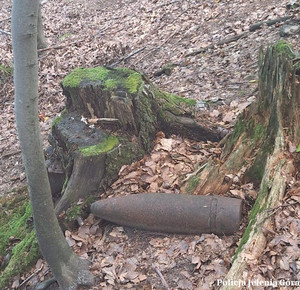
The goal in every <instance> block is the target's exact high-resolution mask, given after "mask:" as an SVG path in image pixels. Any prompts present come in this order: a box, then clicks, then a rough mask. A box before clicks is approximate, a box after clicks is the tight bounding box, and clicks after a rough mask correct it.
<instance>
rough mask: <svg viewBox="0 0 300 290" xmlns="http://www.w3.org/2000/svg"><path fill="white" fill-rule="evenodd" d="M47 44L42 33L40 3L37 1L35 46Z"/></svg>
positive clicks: (43, 46)
mask: <svg viewBox="0 0 300 290" xmlns="http://www.w3.org/2000/svg"><path fill="white" fill-rule="evenodd" d="M47 46H48V44H47V40H46V37H45V33H44V27H43V19H42V4H41V3H39V12H38V22H37V48H38V49H42V48H46V47H47Z"/></svg>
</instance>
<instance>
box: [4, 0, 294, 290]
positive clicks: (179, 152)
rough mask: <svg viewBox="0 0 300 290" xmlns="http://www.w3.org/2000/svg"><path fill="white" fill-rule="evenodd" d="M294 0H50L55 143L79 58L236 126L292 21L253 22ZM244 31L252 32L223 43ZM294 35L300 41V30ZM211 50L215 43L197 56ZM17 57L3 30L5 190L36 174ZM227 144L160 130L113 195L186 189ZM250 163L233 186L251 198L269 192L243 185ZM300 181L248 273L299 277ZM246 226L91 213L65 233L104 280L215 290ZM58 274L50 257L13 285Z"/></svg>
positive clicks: (47, 113)
mask: <svg viewBox="0 0 300 290" xmlns="http://www.w3.org/2000/svg"><path fill="white" fill-rule="evenodd" d="M289 2H290V1H275V0H273V1H258V0H256V1H242V0H234V1H208V0H205V1H201V2H200V3H199V2H198V1H190V0H189V1H188V0H183V1H176V0H175V1H156V0H152V1H146V0H139V1H131V0H125V1H116V0H109V1H100V0H99V1H96V0H92V1H89V2H86V1H83V0H76V1H65V0H56V1H47V0H46V1H42V3H43V7H42V12H43V18H44V26H45V33H46V36H47V40H48V43H49V48H47V49H46V50H44V51H41V52H40V56H39V60H40V61H39V94H40V102H39V119H40V124H41V130H42V134H43V140H44V144H45V147H46V146H47V135H48V133H49V131H50V127H51V121H52V120H53V119H54V117H55V116H56V115H57V114H58V112H60V111H61V110H62V109H63V107H64V101H65V97H64V96H63V94H62V90H61V87H60V82H61V80H62V78H63V77H64V76H65V75H66V74H68V73H69V72H70V71H71V70H72V69H74V68H76V67H79V66H82V67H93V66H98V65H108V66H110V65H114V64H116V63H117V65H120V66H127V67H130V68H133V69H136V70H138V71H143V72H145V73H146V74H147V75H148V76H149V77H150V79H151V80H152V81H153V82H154V83H155V84H156V85H157V86H158V87H159V88H161V89H163V90H166V91H168V92H170V93H175V94H179V95H181V96H185V97H191V98H194V99H196V100H197V104H198V105H199V108H200V109H201V110H202V111H201V112H202V113H203V112H204V113H206V115H207V117H208V118H209V119H211V120H212V121H214V122H215V123H218V124H220V125H222V126H225V127H227V128H228V129H231V128H232V126H233V124H234V122H235V120H236V118H237V116H238V114H239V113H240V112H241V111H242V110H243V109H244V108H245V107H247V106H249V105H250V104H251V102H252V101H253V100H255V98H256V96H257V58H258V57H257V56H258V49H259V47H260V46H261V45H267V44H268V43H274V42H275V41H277V40H278V39H279V28H280V25H281V24H279V25H274V26H268V27H267V26H263V27H262V28H261V29H259V30H257V31H255V32H253V33H251V34H250V33H248V29H249V26H250V25H252V24H254V23H256V22H259V21H262V20H270V19H276V18H279V17H282V16H286V15H291V14H292V13H294V14H295V16H297V15H298V14H299V11H297V10H295V11H292V10H288V9H287V8H286V5H287V4H288V3H289ZM10 14H11V1H8V0H3V1H2V7H1V8H0V29H1V31H6V32H10ZM241 33H246V36H245V37H242V38H240V39H239V40H237V41H235V42H231V43H228V44H224V45H217V44H218V42H220V41H222V40H224V39H226V38H228V37H232V36H235V35H238V34H241ZM288 41H289V42H291V43H292V44H293V47H294V49H295V50H297V49H299V35H295V36H294V37H293V38H289V39H288ZM202 48H203V49H204V51H203V53H201V54H197V55H194V56H193V55H191V56H187V55H189V54H191V53H192V52H194V51H197V50H199V49H202ZM12 62H13V59H12V46H11V38H10V36H9V35H8V34H5V33H1V32H0V65H1V71H0V90H1V96H0V97H1V103H0V110H1V114H0V121H1V122H0V124H1V125H0V141H1V142H0V154H1V164H0V172H1V174H0V189H1V194H7V193H9V192H11V191H12V190H13V189H14V188H16V187H18V186H20V185H22V184H24V183H25V174H24V171H23V166H22V161H21V158H20V149H19V143H18V141H17V137H16V130H15V125H14V115H13V109H14V106H13V80H12V74H11V73H9V69H10V70H11V68H12ZM169 64H173V65H172V68H171V70H170V73H169V74H164V73H163V74H158V73H156V72H157V71H159V70H162V69H163V68H165V67H166V66H167V65H169ZM4 67H5V68H6V69H5V71H4V70H3V68H4ZM292 147H295V145H293V144H291V146H290V148H292ZM293 150H295V149H290V151H293ZM220 154H221V149H220V148H218V146H217V144H213V143H210V142H207V143H199V142H194V141H191V140H187V139H183V138H181V137H179V136H171V138H166V137H165V136H164V134H163V133H159V134H158V135H157V139H156V143H155V146H154V149H153V151H152V152H151V153H150V154H148V155H147V156H145V157H144V158H143V159H142V160H140V161H138V162H135V163H133V164H131V165H129V166H123V167H122V168H121V170H120V174H119V179H118V181H116V182H115V183H114V184H113V185H112V186H111V188H110V189H109V190H108V191H107V192H105V193H103V194H102V195H101V198H106V197H107V196H117V195H124V194H138V193H140V192H169V193H174V194H177V193H180V185H181V184H182V182H183V181H184V180H185V179H186V178H187V177H188V176H189V175H190V174H193V172H194V171H195V170H197V168H198V167H199V166H200V167H201V165H202V164H204V163H205V162H206V161H207V159H209V158H218V156H220ZM244 170H245V169H243V168H242V169H241V172H240V173H239V174H238V175H237V176H228V178H231V179H232V180H233V181H234V182H233V185H232V187H231V188H230V191H229V194H230V195H231V196H236V197H240V198H243V199H244V200H245V201H246V203H247V204H249V208H250V205H251V204H253V201H254V200H255V198H256V196H257V192H256V190H255V188H253V185H252V184H245V185H243V184H240V181H239V180H240V179H239V178H240V175H242V174H243V171H244ZM298 189H299V181H298V178H297V176H296V177H294V176H291V177H290V178H289V184H288V189H287V193H286V198H285V200H284V201H283V204H282V205H279V206H278V208H276V209H274V212H271V213H270V214H271V215H272V219H273V227H272V228H268V229H265V230H264V233H265V235H266V237H267V239H268V243H267V247H266V249H265V251H264V254H263V255H261V257H259V258H258V259H253V260H252V263H250V264H249V265H248V271H247V273H245V277H247V278H248V279H259V280H264V279H265V280H270V279H279V278H280V279H286V280H295V279H299V268H300V261H299V257H300V253H299V243H300V240H299V232H300V225H299V190H298ZM245 215H247V213H246V212H245ZM243 228H244V224H243V225H242V226H241V229H240V231H239V232H238V233H237V234H236V235H234V236H230V237H218V236H216V235H207V234H205V235H199V236H182V235H166V234H161V233H149V232H143V231H138V230H135V229H129V228H123V227H119V226H115V225H111V224H108V223H106V222H105V221H99V220H98V219H96V218H95V217H94V216H93V215H89V217H88V218H87V219H86V220H84V221H83V222H81V223H80V226H79V227H78V229H77V230H76V231H71V230H66V231H65V236H66V239H67V242H68V243H69V245H70V246H72V247H73V249H74V251H75V252H76V253H77V254H78V255H79V256H81V257H83V258H87V259H89V260H91V262H92V263H91V271H93V273H94V274H95V276H96V277H97V283H98V284H97V286H96V287H95V289H99V288H101V289H162V288H169V289H213V288H216V280H217V279H218V278H219V279H222V278H224V277H225V275H226V273H227V271H228V269H229V268H230V265H231V262H232V258H233V255H234V253H235V250H236V248H237V245H238V242H239V239H240V237H241V234H242V232H243ZM50 273H51V272H50V269H49V267H48V266H47V264H46V263H45V261H44V260H42V259H39V260H38V262H37V264H36V266H35V267H33V269H32V271H31V272H30V273H27V274H25V275H19V276H17V277H15V278H14V280H13V281H12V285H11V288H12V289H14V288H18V287H19V289H25V288H24V287H27V289H29V288H28V287H32V286H33V285H35V284H37V283H39V282H42V281H44V279H45V277H48V276H49V274H50ZM29 278H30V279H29ZM24 282H26V283H24ZM22 283H23V284H22ZM20 285H21V286H20ZM53 289H54V288H53Z"/></svg>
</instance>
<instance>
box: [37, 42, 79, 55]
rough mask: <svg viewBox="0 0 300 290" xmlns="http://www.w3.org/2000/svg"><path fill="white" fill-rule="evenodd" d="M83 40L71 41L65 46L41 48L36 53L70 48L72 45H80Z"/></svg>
mask: <svg viewBox="0 0 300 290" xmlns="http://www.w3.org/2000/svg"><path fill="white" fill-rule="evenodd" d="M83 41H84V39H81V40H77V41H73V42H71V43H67V44H65V45H54V46H49V47H46V48H41V49H38V52H39V53H40V52H44V51H47V50H52V49H61V48H65V47H67V46H71V45H73V44H77V43H80V42H83Z"/></svg>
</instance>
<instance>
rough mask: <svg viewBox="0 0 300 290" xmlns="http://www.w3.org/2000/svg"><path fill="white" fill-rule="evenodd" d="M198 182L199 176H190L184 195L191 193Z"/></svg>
mask: <svg viewBox="0 0 300 290" xmlns="http://www.w3.org/2000/svg"><path fill="white" fill-rule="evenodd" d="M199 181H200V179H199V176H197V175H195V176H192V177H191V178H190V179H189V180H188V182H187V187H186V193H193V192H194V191H195V189H196V188H197V186H198V185H199Z"/></svg>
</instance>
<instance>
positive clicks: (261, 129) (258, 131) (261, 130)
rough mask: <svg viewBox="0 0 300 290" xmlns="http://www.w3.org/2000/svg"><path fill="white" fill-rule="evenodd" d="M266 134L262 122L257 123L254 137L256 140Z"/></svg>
mask: <svg viewBox="0 0 300 290" xmlns="http://www.w3.org/2000/svg"><path fill="white" fill-rule="evenodd" d="M264 135H265V128H264V126H262V125H261V124H256V126H255V127H254V134H253V138H254V140H255V141H257V140H261V139H262V138H263V136H264Z"/></svg>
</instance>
